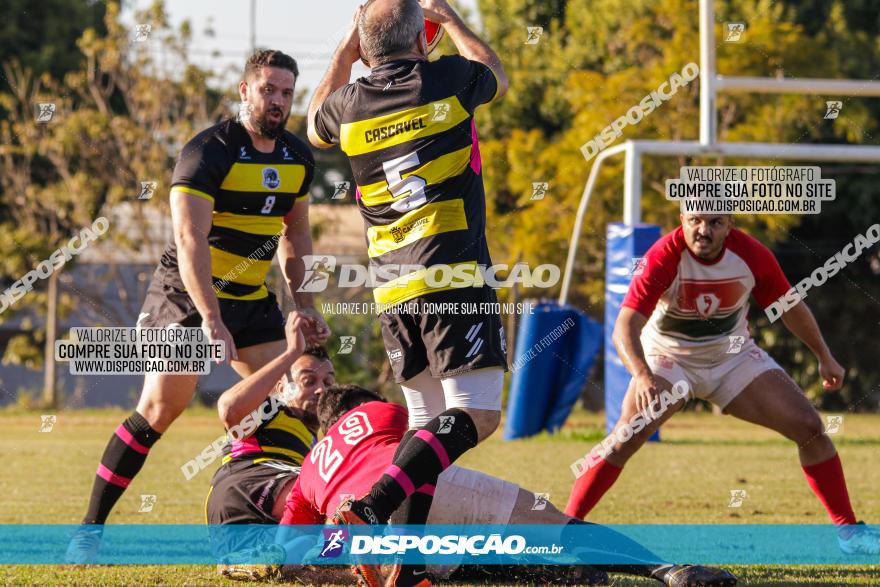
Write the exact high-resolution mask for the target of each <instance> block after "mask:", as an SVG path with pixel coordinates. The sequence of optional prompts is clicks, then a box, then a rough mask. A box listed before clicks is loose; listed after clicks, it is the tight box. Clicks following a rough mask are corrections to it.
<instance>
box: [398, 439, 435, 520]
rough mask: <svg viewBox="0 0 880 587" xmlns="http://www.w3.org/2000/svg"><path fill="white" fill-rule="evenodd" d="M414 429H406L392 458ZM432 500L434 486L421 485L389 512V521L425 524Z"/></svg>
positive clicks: (399, 450) (399, 451)
mask: <svg viewBox="0 0 880 587" xmlns="http://www.w3.org/2000/svg"><path fill="white" fill-rule="evenodd" d="M415 433H416V431H415V430H407V431H406V433H405V434H404V435H403V439H401V441H400V444H399V445H398V446H397V451H396V452H395V453H394V459H397V458H398V457H399V456H400V453H401V452H402V449H401V447H402V446H403V445H404V443H405V442H407V441H408V440H409V439H410V438H412V437H413V436H414V435H415ZM392 462H393V461H392ZM433 501H434V486H433V485H422V486H421V487H419V488H418V489H416V491H415V493H413V494H412V495H410V496H409V497H407V498H406V499H404V500H403V503H401V504H400V507H398V508H397V509H396V510H394V513H393V514H391V518H390V520H389V521H390V522H391V523H392V524H395V525H402V524H426V523H427V522H428V512H430V511H431V503H432V502H433Z"/></svg>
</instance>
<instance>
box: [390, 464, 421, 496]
mask: <svg viewBox="0 0 880 587" xmlns="http://www.w3.org/2000/svg"><path fill="white" fill-rule="evenodd" d="M385 474H386V475H388V476H389V477H391V478H392V479H394V481H395V482H396V483H397V484H398V485H400V488H401V489H403V492H404V493H406V495H407V496H410V495H412V494H413V493H415V491H416V488H415V487H414V486H413V482H412V480H411V479H410V478H409V475H407V474H406V473H405V472H404V471H403V469H401V468H400V467H398V466H397V465H391V466H390V467H388V469H387V470H386V471H385Z"/></svg>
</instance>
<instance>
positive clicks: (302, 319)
mask: <svg viewBox="0 0 880 587" xmlns="http://www.w3.org/2000/svg"><path fill="white" fill-rule="evenodd" d="M308 323H309V318H308V317H307V316H305V315H304V314H303V312H302V310H294V311H293V312H291V313H290V314H289V315H288V316H287V321H286V322H285V323H284V337H285V338H286V339H287V350H288V352H290V353H292V354H293V355H295V356H297V357H299V356H300V355H302V354H303V352H304V351H305V350H306V336H305V332H304V331H305V329H306V328H308Z"/></svg>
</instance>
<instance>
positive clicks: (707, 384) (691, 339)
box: [565, 214, 880, 554]
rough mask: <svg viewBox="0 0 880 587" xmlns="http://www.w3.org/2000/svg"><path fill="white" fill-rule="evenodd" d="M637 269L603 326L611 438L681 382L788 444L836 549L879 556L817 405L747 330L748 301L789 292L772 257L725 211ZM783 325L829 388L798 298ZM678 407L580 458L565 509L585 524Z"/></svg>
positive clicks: (817, 338)
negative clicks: (614, 411) (615, 386)
mask: <svg viewBox="0 0 880 587" xmlns="http://www.w3.org/2000/svg"><path fill="white" fill-rule="evenodd" d="M644 263H645V265H644V269H643V271H642V272H641V273H640V274H638V275H636V276H635V277H633V280H632V283H631V284H630V287H629V291H627V294H626V297H625V298H624V301H623V305H622V308H621V309H620V314H619V315H618V317H617V323H616V324H615V327H614V334H613V339H614V345H615V347H616V348H617V352H618V354H619V355H620V358H621V360H622V361H623V364H624V365H626V368H627V369H628V370H629V372H630V373H631V374H632V380H631V381H630V384H629V389H628V390H627V392H626V396H625V397H624V400H623V407H622V410H621V414H620V420H618V422H617V424H616V426H615V431H616V430H617V429H619V428H621V427H623V426H629V422H630V421H631V420H632V418H633V417H635V416H636V415H637V414H638V413H640V412H645V411H647V410H649V405H651V404H652V402H653V403H654V404H656V401H655V400H656V398H658V397H659V395H660V394H661V392H662V391H664V390H666V391H669V390H670V389H671V388H672V383H673V382H678V381H682V380H684V381H686V382H687V384H688V386H689V387H690V388H691V389H693V390H694V394H695V395H696V397H699V398H702V399H705V400H708V401H710V402H712V403H714V404H715V405H717V406H719V407H720V408H722V410H723V411H724V413H726V414H730V415H733V416H736V417H737V418H740V419H742V420H745V421H747V422H752V423H754V424H758V425H760V426H764V427H766V428H769V429H771V430H775V431H776V432H779V433H780V434H782V435H783V436H785V437H786V438H788V439H790V440H793V441H794V442H795V443H796V444H797V447H798V456H799V457H800V462H801V466H802V467H803V471H804V475H806V478H807V483H808V484H809V485H810V488H811V489H812V490H813V492H814V493H815V494H816V496H817V497H818V498H819V501H821V502H822V505H824V506H825V509H826V510H827V511H828V514H829V515H830V516H831V520H832V521H833V522H834V523H835V524H837V525H840V526H841V528H840V531H839V542H840V547H841V549H842V550H843V551H844V552H847V553H863V554H877V553H878V552H880V536H878V535H877V533H876V532H874V531H872V530H871V529H869V528H868V527H866V526H865V525H864V523H863V522H858V520H857V519H856V516H855V514H854V513H853V509H852V506H851V505H850V500H849V494H848V492H847V488H846V481H845V479H844V475H843V468H842V466H841V463H840V457H839V456H838V454H837V450H836V449H835V448H834V443H832V442H831V439H830V438H828V436H827V435H826V434H825V430H824V427H823V425H822V420H821V418H820V417H819V414H818V413H817V412H816V409H815V408H814V407H813V405H812V404H811V403H810V401H809V400H808V399H807V397H806V395H805V394H804V392H803V391H801V389H800V388H799V387H798V385H797V384H796V383H795V382H794V381H793V380H792V379H791V378H790V377H789V376H788V374H787V373H785V371H783V370H782V368H780V367H779V365H777V364H776V362H775V361H774V360H773V359H772V358H771V357H770V356H769V355H768V354H767V353H766V352H764V351H763V350H762V349H760V348H758V345H756V344H755V342H754V340H752V338H751V336H750V334H749V329H748V321H747V316H746V315H747V313H748V304H749V297H750V296H753V297H754V298H755V301H756V302H757V303H758V305H759V306H760V307H761V308H762V309H763V308H766V307H768V306H769V305H770V304H772V303H773V302H775V301H776V300H777V299H778V298H780V296H782V295H784V294H785V293H786V292H787V291H788V290H789V288H790V285H789V283H788V280H787V279H786V277H785V275H784V274H783V273H782V269H781V268H780V267H779V263H778V262H777V260H776V258H775V257H774V256H773V253H771V252H770V250H769V249H767V247H765V246H764V245H762V244H761V243H760V242H758V241H757V240H755V239H754V238H752V237H751V236H749V235H747V234H746V233H744V232H742V231H740V230H738V229H736V228H734V226H733V220H732V219H731V217H730V216H729V215H711V214H685V215H682V216H681V226H680V227H679V228H676V229H675V230H674V231H672V232H671V233H669V234H667V235H666V236H664V237H663V238H661V239H660V240H659V241H657V242H656V243H654V245H653V246H652V247H651V248H650V249H649V250H648V252H647V253H646V254H645V257H644ZM782 321H783V323H784V324H785V326H786V328H788V330H789V331H791V333H792V334H794V335H795V336H797V337H798V339H800V340H801V341H802V342H803V343H804V344H805V345H807V347H809V349H810V350H811V351H812V352H813V354H814V355H815V357H816V359H817V361H818V363H819V375H820V377H822V383H823V387H824V388H825V389H826V390H839V389H840V388H841V386H842V385H843V377H844V370H843V368H842V367H841V366H840V365H839V364H838V363H837V361H836V360H835V359H834V357H833V356H832V354H831V351H830V350H829V348H828V345H826V344H825V340H824V339H823V337H822V333H821V331H820V330H819V326H818V325H817V324H816V320H815V319H814V318H813V314H812V313H811V312H810V310H809V308H808V307H807V305H806V303H804V302H803V300H802V301H800V302H799V303H798V304H797V305H795V306H794V307H792V308H791V309H790V310H788V312H786V313H785V314H783V316H782ZM686 402H687V398H683V399H680V400H678V401H675V402H674V403H672V404H671V405H669V406H668V407H667V409H666V410H665V411H663V413H662V414H660V415H659V417H657V418H656V419H653V421H652V422H650V423H649V424H648V425H647V426H646V427H645V428H644V429H642V430H641V431H639V432H638V433H636V434H634V435H633V436H632V438H630V439H629V440H628V441H627V442H619V441H616V440H615V442H614V443H613V448H612V449H611V451H610V453H609V454H608V455H606V456H605V457H604V458H598V455H590V456H588V457H587V458H588V460H589V461H590V464H591V465H592V466H590V467H589V468H588V469H587V471H586V472H584V473H583V474H582V475H581V476H580V477H579V478H578V480H577V481H576V482H575V485H574V488H573V489H572V493H571V497H570V498H569V502H568V506H567V507H566V510H565V511H566V513H567V514H568V515H570V516H574V517H577V518H583V517H584V516H586V515H587V514H588V513H589V511H590V510H591V509H593V506H595V505H596V503H598V501H599V500H600V499H601V498H602V496H603V495H604V494H605V492H606V491H608V489H609V488H610V487H611V486H612V485H613V484H614V481H615V480H616V479H617V477H618V476H619V475H620V472H621V471H622V470H623V466H624V465H625V464H626V462H627V460H629V458H630V457H631V456H632V455H633V454H635V452H636V451H637V450H638V449H639V448H640V447H641V446H642V445H643V444H644V443H645V441H646V440H647V439H648V438H649V437H650V436H651V434H653V433H654V432H655V431H656V430H657V429H658V428H659V427H660V425H661V424H663V422H665V421H666V420H668V419H669V418H670V417H671V416H672V415H673V414H674V413H675V412H676V411H678V410H679V409H681V408H682V407H683V406H684V404H685V403H686ZM651 411H652V413H653V412H654V410H653V409H652V410H651ZM613 435H614V432H612V436H613ZM608 442H609V443H611V439H610V436H609V440H608Z"/></svg>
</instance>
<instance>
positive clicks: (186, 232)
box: [171, 189, 238, 363]
mask: <svg viewBox="0 0 880 587" xmlns="http://www.w3.org/2000/svg"><path fill="white" fill-rule="evenodd" d="M213 210H214V204H213V202H211V201H208V200H207V199H205V198H202V197H198V196H194V195H192V194H189V193H185V192H182V191H179V190H175V189H172V190H171V224H172V227H173V231H174V244H175V245H176V246H177V251H178V259H179V267H180V278H181V280H182V281H183V285H184V286H185V287H186V291H187V293H188V294H189V296H190V298H192V301H193V304H195V306H196V309H197V310H198V311H199V314H201V316H202V325H203V327H204V328H205V329H206V330H207V332H208V336H209V337H210V338H211V340H215V341H221V342H223V343H224V345H225V346H226V359H225V361H224V362H225V363H229V361H230V359H236V358H238V356H237V354H236V352H235V343H234V342H233V341H232V335H231V334H230V333H229V330H228V329H227V328H226V326H225V325H224V324H223V320H222V319H221V317H220V304H219V303H218V302H217V295H216V294H215V293H214V288H213V286H212V281H211V250H210V247H209V246H208V233H209V232H210V231H211V223H212V218H211V213H212V212H213Z"/></svg>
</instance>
